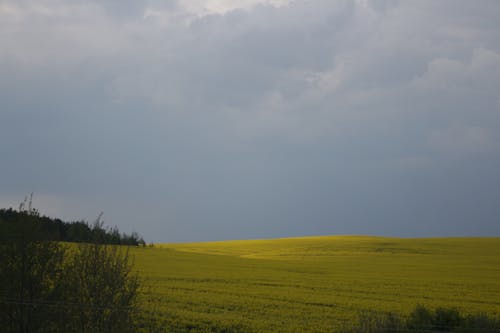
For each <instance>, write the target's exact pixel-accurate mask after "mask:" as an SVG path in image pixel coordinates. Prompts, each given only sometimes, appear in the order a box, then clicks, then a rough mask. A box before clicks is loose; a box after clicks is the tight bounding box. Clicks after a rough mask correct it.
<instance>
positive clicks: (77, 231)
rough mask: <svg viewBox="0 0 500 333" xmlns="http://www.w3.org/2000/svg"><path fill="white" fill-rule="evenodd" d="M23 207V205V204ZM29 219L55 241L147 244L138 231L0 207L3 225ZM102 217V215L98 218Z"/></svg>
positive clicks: (16, 225)
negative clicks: (122, 231) (65, 220)
mask: <svg viewBox="0 0 500 333" xmlns="http://www.w3.org/2000/svg"><path fill="white" fill-rule="evenodd" d="M21 208H23V206H22V205H21ZM27 216H29V220H30V221H32V222H33V223H35V224H37V226H36V228H37V229H38V230H39V231H40V232H41V233H42V234H43V235H44V238H45V239H48V240H53V241H63V242H73V243H91V242H93V241H94V240H96V239H98V240H99V242H100V243H102V244H112V245H135V246H139V245H142V246H144V245H145V242H144V239H143V238H142V237H140V236H139V235H138V234H137V233H136V232H133V233H131V234H126V233H120V232H119V230H118V228H117V227H114V228H104V227H103V226H102V225H101V226H100V227H96V226H92V225H90V224H89V223H87V222H84V221H76V222H64V221H62V220H60V219H57V218H50V217H47V216H41V215H40V214H39V213H38V211H37V210H35V209H32V208H31V207H30V208H29V210H19V211H18V210H14V209H12V208H9V209H3V208H2V209H0V225H2V226H3V227H6V228H9V226H10V227H11V228H15V227H19V224H20V223H25V221H27V219H26V217H27ZM98 219H100V217H99V218H98Z"/></svg>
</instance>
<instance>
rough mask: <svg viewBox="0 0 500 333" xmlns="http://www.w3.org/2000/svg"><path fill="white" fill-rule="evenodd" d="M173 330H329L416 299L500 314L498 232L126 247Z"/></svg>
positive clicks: (403, 309)
mask: <svg viewBox="0 0 500 333" xmlns="http://www.w3.org/2000/svg"><path fill="white" fill-rule="evenodd" d="M132 254H133V255H134V256H135V262H136V266H137V268H138V269H139V271H140V273H141V274H142V275H143V276H144V278H146V279H147V280H148V281H149V283H150V284H151V285H153V287H154V290H155V293H156V295H157V296H158V299H157V303H156V306H157V307H158V309H159V310H160V312H161V316H162V317H163V319H164V320H165V321H166V324H167V325H169V327H170V330H171V331H179V332H180V331H189V330H191V331H200V332H201V331H220V332H224V331H255V332H269V331H279V332H300V331H304V332H314V331H317V332H328V331H335V329H336V328H338V327H341V326H342V325H345V324H346V323H349V322H350V321H354V320H355V318H357V314H358V312H359V311H375V312H386V311H387V312H388V311H391V312H394V313H401V314H407V313H409V312H410V311H411V310H413V308H414V307H415V305H416V304H424V305H426V306H429V307H430V308H436V307H450V306H451V307H457V308H458V309H459V310H460V311H462V312H464V313H477V312H485V313H489V314H499V313H500V238H432V239H400V238H383V237H361V236H328V237H303V238H287V239H275V240H255V241H254V240H251V241H225V242H210V243H190V244H163V245H157V246H156V247H154V248H137V249H134V250H133V253H132Z"/></svg>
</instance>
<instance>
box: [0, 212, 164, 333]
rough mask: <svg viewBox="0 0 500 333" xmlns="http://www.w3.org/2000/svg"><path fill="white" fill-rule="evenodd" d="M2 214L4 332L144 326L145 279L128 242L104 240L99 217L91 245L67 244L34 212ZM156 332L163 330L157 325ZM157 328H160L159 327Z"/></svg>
mask: <svg viewBox="0 0 500 333" xmlns="http://www.w3.org/2000/svg"><path fill="white" fill-rule="evenodd" d="M4 213H5V214H4V215H2V218H4V217H5V216H7V215H8V218H7V219H2V220H0V222H1V223H0V231H1V233H0V235H1V236H0V327H1V328H2V332H97V333H99V332H136V331H139V330H140V327H142V326H143V322H145V321H146V316H145V315H144V313H143V312H142V309H141V308H140V304H139V292H140V281H139V278H138V276H137V274H136V273H134V272H133V271H132V262H131V260H130V257H129V255H128V252H127V250H126V249H125V248H124V247H119V246H113V245H106V244H102V243H101V241H102V240H103V239H104V240H107V238H106V237H107V234H106V232H105V229H104V228H103V225H102V223H100V222H99V220H98V221H97V222H96V223H95V224H94V225H93V227H92V229H91V232H92V233H91V234H92V235H94V237H95V238H94V239H93V242H92V243H91V244H80V245H79V246H70V245H63V244H62V243H61V242H58V241H57V240H58V235H57V233H54V232H53V230H51V229H50V228H46V227H45V225H44V224H43V223H42V222H41V221H40V217H39V216H38V215H37V214H34V213H33V211H31V210H30V211H22V212H16V213H13V212H12V211H9V210H7V211H5V212H4ZM148 327H149V328H150V329H149V331H150V332H155V331H159V330H157V329H156V328H157V327H155V326H154V325H152V324H149V326H148ZM153 328H154V329H153Z"/></svg>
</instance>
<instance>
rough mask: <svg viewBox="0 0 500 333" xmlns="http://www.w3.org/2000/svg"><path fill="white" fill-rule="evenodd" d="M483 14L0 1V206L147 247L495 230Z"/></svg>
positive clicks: (208, 2)
mask: <svg viewBox="0 0 500 333" xmlns="http://www.w3.org/2000/svg"><path fill="white" fill-rule="evenodd" d="M499 17H500V2H499V1H498V0H481V1H479V2H478V1H470V0H442V1H435V0H419V1H397V0H380V1H375V0H374V1H368V0H318V1H316V0H295V1H293V0H162V1H160V0H126V1H124V0H101V1H98V0H71V1H70V0H0V154H1V163H0V204H1V205H0V206H3V207H8V206H16V207H17V205H18V204H19V202H20V201H22V199H23V198H24V196H25V195H27V194H29V193H30V192H34V193H35V197H34V204H35V206H36V207H37V208H38V209H39V210H40V211H41V212H42V213H44V214H48V215H51V216H58V217H62V218H65V219H68V220H77V219H86V220H92V219H94V218H95V217H96V216H97V214H98V213H99V212H100V211H104V216H105V221H106V222H107V224H108V225H111V226H112V225H117V226H118V227H119V228H120V229H121V230H123V231H127V232H130V231H133V230H135V231H138V232H139V233H140V234H142V235H143V236H144V237H145V238H146V239H147V240H148V241H155V242H160V241H162V242H172V241H203V240H216V239H245V238H270V237H287V236H300V235H324V234H374V235H388V236H444V235H496V236H499V235H500V37H499V36H500V20H499V19H498V18H499Z"/></svg>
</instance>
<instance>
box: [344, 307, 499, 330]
mask: <svg viewBox="0 0 500 333" xmlns="http://www.w3.org/2000/svg"><path fill="white" fill-rule="evenodd" d="M358 317H359V318H358V322H357V323H355V324H354V325H353V326H352V327H347V328H343V329H341V330H340V331H341V332H351V333H389V332H394V333H395V332H402V331H405V332H421V333H428V332H456V333H472V332H482V333H494V332H497V333H498V332H500V319H499V318H498V317H497V316H488V315H486V314H474V315H463V314H460V312H459V311H458V309H456V308H437V309H435V310H430V309H428V308H426V307H425V306H423V305H417V306H416V307H415V309H414V310H413V311H412V312H411V313H410V314H409V315H408V316H398V315H396V314H394V313H381V312H362V313H360V314H359V315H358Z"/></svg>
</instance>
